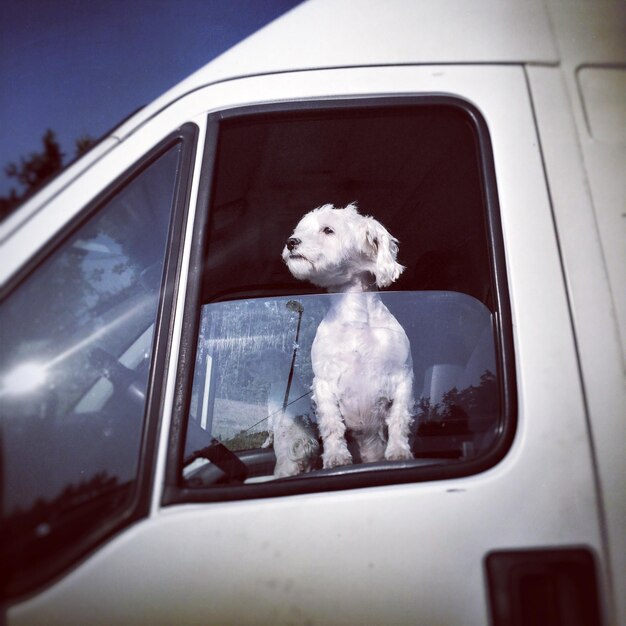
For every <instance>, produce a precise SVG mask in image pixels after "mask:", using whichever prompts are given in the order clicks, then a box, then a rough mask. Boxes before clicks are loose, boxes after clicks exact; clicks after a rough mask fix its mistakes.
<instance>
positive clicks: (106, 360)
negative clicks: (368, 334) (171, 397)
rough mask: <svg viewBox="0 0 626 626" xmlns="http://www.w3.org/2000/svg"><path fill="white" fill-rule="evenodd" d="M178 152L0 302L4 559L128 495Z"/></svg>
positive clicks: (98, 518) (99, 516)
mask: <svg viewBox="0 0 626 626" xmlns="http://www.w3.org/2000/svg"><path fill="white" fill-rule="evenodd" d="M179 157H180V146H176V147H174V148H172V149H171V150H170V151H169V152H167V153H166V154H164V155H163V156H162V157H160V158H159V159H158V160H157V161H156V162H154V163H153V164H152V165H151V166H150V167H149V168H148V169H146V170H145V171H144V172H143V173H141V174H139V175H138V176H137V177H136V178H135V179H134V180H133V181H132V182H131V183H130V184H129V185H127V186H126V187H125V188H123V189H122V190H121V191H120V192H119V193H118V194H117V195H116V196H115V197H114V198H113V199H112V200H110V201H109V202H108V203H107V204H106V205H105V206H104V207H103V208H102V209H101V210H100V212H99V213H98V214H97V215H96V216H95V217H94V218H93V219H92V220H91V221H89V222H87V223H86V224H85V225H83V226H82V227H81V228H80V229H79V230H78V231H77V232H76V233H75V234H74V235H72V236H71V237H70V238H69V239H68V240H67V241H66V242H65V243H64V244H63V245H62V246H61V247H60V248H59V249H58V250H57V251H56V252H55V253H54V254H53V255H51V256H50V257H49V258H48V259H47V260H46V261H45V262H44V263H43V264H42V265H40V266H39V267H38V268H37V269H36V270H35V271H34V272H33V274H32V275H31V276H30V277H29V278H27V279H26V280H25V281H24V282H23V283H22V284H21V285H20V286H19V287H18V288H17V289H16V290H15V291H14V292H13V293H12V294H10V295H9V297H8V298H7V299H6V301H5V302H3V303H2V308H1V309H0V345H2V351H1V352H0V429H1V430H0V434H1V439H0V441H1V446H2V449H1V452H2V482H3V484H2V490H1V492H0V493H1V500H0V506H1V508H0V512H1V513H2V516H1V517H0V523H2V527H1V529H0V530H2V531H3V532H4V533H6V535H5V536H8V537H11V538H12V540H13V539H15V538H19V541H18V542H16V543H14V546H13V547H12V546H8V547H9V548H10V549H9V552H10V554H8V555H4V556H5V557H6V558H7V559H11V558H13V557H15V558H16V559H18V560H19V562H20V563H21V564H23V563H25V562H27V561H28V559H31V558H32V559H37V558H39V557H40V556H41V554H40V553H39V552H38V550H39V548H38V547H37V546H39V544H38V543H37V541H38V539H41V538H43V537H46V536H47V535H49V534H54V532H55V531H56V530H58V529H59V528H61V527H62V526H63V524H65V523H68V524H73V526H72V528H73V531H72V534H75V533H78V534H79V533H80V532H83V531H84V530H85V529H86V528H87V527H88V526H89V524H101V523H102V520H103V519H104V518H105V517H106V515H107V514H108V513H109V512H110V510H114V509H115V508H116V507H119V506H120V505H123V503H124V501H125V497H126V496H127V495H128V494H127V492H125V491H124V488H125V486H127V485H128V484H130V481H132V480H133V479H134V477H135V474H136V471H137V461H138V452H139V445H140V440H141V433H142V425H143V414H144V399H145V388H146V384H147V380H148V372H149V366H150V360H151V351H152V334H153V328H154V320H155V316H156V310H157V305H158V301H159V294H160V285H161V277H162V272H163V259H164V254H165V243H166V238H167V233H168V228H169V221H170V214H171V208H172V203H173V198H174V188H175V181H176V173H177V167H178V162H179ZM105 498H109V499H108V500H106V499H105ZM77 509H81V510H82V512H81V514H80V516H77V514H76V512H75V511H76V510H77ZM75 517H76V519H75ZM65 532H67V531H65ZM20 542H22V543H20ZM25 546H26V547H25ZM20 550H21V553H20ZM43 552H44V551H43V550H42V554H43ZM38 555H39V556H38ZM16 563H17V561H16Z"/></svg>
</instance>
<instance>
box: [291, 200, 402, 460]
mask: <svg viewBox="0 0 626 626" xmlns="http://www.w3.org/2000/svg"><path fill="white" fill-rule="evenodd" d="M397 254H398V241H397V240H396V239H395V238H394V237H392V236H391V234H390V233H389V232H388V231H387V230H386V229H385V227H384V226H383V225H382V224H380V223H379V222H377V221H376V220H375V219H374V218H372V217H369V216H365V215H361V214H360V213H359V212H358V211H357V208H356V205H354V204H350V205H348V206H347V207H345V208H343V209H339V208H334V207H333V205H331V204H326V205H324V206H321V207H319V208H317V209H314V210H313V211H311V212H309V213H307V214H306V215H305V216H304V217H303V218H302V219H301V220H300V222H299V224H298V225H297V226H296V229H295V230H294V232H293V234H292V235H291V237H290V238H289V239H288V241H287V244H286V245H285V247H284V249H283V252H282V258H283V260H284V262H285V263H286V264H287V267H288V268H289V271H290V272H291V273H292V274H293V275H294V276H295V277H296V278H298V279H300V280H308V281H309V282H311V283H313V284H315V285H318V286H320V287H325V288H326V289H327V290H328V291H330V292H335V293H337V294H338V295H336V296H334V297H333V298H332V302H331V305H330V309H329V311H328V313H327V314H326V316H325V317H324V319H323V320H322V321H321V323H320V325H319V327H318V329H317V333H316V335H315V340H314V342H313V346H312V349H311V360H312V365H313V374H314V379H313V386H312V389H313V401H314V404H315V406H316V414H317V422H318V427H319V431H320V434H321V436H322V440H323V444H324V452H323V454H322V459H323V462H324V467H325V468H330V467H336V466H340V465H347V464H350V463H352V461H353V458H352V454H351V453H350V451H349V450H348V444H347V441H346V430H348V431H349V434H350V435H351V437H352V438H353V439H354V441H355V443H356V447H357V452H358V455H359V457H360V459H354V460H360V461H361V462H370V461H379V460H382V459H383V458H385V459H387V460H402V459H411V458H413V455H412V453H411V448H410V446H409V442H408V438H409V430H410V426H411V422H412V414H411V411H412V407H413V365H412V360H411V347H410V344H409V339H408V337H407V335H406V333H405V332H404V329H403V328H402V326H400V324H399V322H398V321H397V320H396V318H395V317H394V316H393V315H392V314H391V313H390V311H389V309H387V307H386V306H385V305H384V304H383V302H382V300H381V299H380V296H379V295H378V293H377V292H376V289H377V288H378V287H387V286H388V285H390V284H391V283H393V282H394V281H395V280H396V279H397V278H398V277H399V276H400V274H401V273H402V271H403V270H404V267H403V266H402V265H400V264H399V263H398V262H397V261H396V257H397Z"/></svg>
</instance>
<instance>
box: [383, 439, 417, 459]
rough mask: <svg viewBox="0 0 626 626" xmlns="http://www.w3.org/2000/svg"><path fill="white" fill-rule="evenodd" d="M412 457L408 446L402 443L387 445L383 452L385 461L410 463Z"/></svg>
mask: <svg viewBox="0 0 626 626" xmlns="http://www.w3.org/2000/svg"><path fill="white" fill-rule="evenodd" d="M412 458H414V457H413V453H412V452H411V448H409V444H408V443H405V442H402V443H394V444H392V443H389V444H388V445H387V449H386V450H385V459H386V460H387V461H410V460H411V459H412Z"/></svg>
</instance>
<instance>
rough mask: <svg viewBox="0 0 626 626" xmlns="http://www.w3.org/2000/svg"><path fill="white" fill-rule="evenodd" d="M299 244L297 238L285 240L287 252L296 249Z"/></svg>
mask: <svg viewBox="0 0 626 626" xmlns="http://www.w3.org/2000/svg"><path fill="white" fill-rule="evenodd" d="M300 243H301V241H300V239H298V238H297V237H289V239H287V250H293V249H294V248H297V247H298V245H299V244H300Z"/></svg>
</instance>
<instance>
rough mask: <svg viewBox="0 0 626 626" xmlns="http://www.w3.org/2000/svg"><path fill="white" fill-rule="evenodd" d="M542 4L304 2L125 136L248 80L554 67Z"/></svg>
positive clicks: (157, 104)
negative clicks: (187, 101) (209, 89)
mask: <svg viewBox="0 0 626 626" xmlns="http://www.w3.org/2000/svg"><path fill="white" fill-rule="evenodd" d="M558 61H559V53H558V49H557V46H556V44H555V41H554V37H553V35H552V32H551V29H550V22H549V19H548V15H547V12H546V9H545V7H544V3H543V2H542V0H505V1H503V0H472V2H471V3H468V2H467V1H466V0H435V1H433V0H367V1H364V0H307V1H306V2H303V3H302V4H300V5H298V6H297V7H295V8H294V9H292V10H291V11H288V12H287V13H285V14H284V15H282V16H281V17H279V18H278V19H276V20H274V21H273V22H271V23H270V24H268V25H267V26H265V27H264V28H262V29H260V30H259V31H257V32H256V33H254V34H253V35H251V36H250V37H248V38H247V39H245V40H244V41H242V42H241V43H239V44H238V45H236V46H234V47H233V48H231V49H230V50H228V51H227V52H225V53H224V54H222V55H220V56H219V57H217V58H216V59H214V60H213V61H211V62H210V63H208V64H207V65H205V66H204V67H202V68H200V69H199V70H198V71H196V72H195V73H193V74H191V75H190V76H189V77H188V78H186V79H185V80H183V81H182V82H181V83H179V84H178V85H176V86H175V87H174V88H172V89H170V90H169V91H167V92H166V93H164V94H163V95H162V96H161V97H160V98H158V99H157V100H155V101H154V102H153V103H152V104H150V105H149V106H148V107H146V108H145V109H144V110H143V111H141V113H140V114H139V115H138V116H135V117H134V118H132V120H129V122H130V123H129V124H128V125H123V126H122V127H120V129H119V131H120V134H119V135H118V134H117V133H116V135H117V136H120V137H121V136H124V133H125V132H126V131H129V130H130V128H131V124H132V127H134V126H135V125H136V124H137V122H138V121H139V123H141V121H143V120H145V119H148V118H149V117H150V116H152V115H153V114H154V113H155V112H156V111H158V110H160V109H162V108H163V107H164V106H167V105H168V104H169V103H171V102H173V101H174V100H176V99H178V98H180V97H181V96H183V95H184V94H186V93H189V92H190V91H194V90H195V89H199V88H200V87H204V86H206V85H210V84H213V83H216V82H221V81H225V80H229V79H233V78H240V77H243V76H255V75H262V74H274V73H284V72H296V71H302V70H311V69H326V68H339V67H356V66H359V67H363V66H385V65H412V64H442V63H446V64H451V63H455V64H458V63H463V64H464V63H473V64H475V63H490V64H493V63H496V64H502V63H506V64H511V63H515V64H517V63H538V64H555V63H558Z"/></svg>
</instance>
